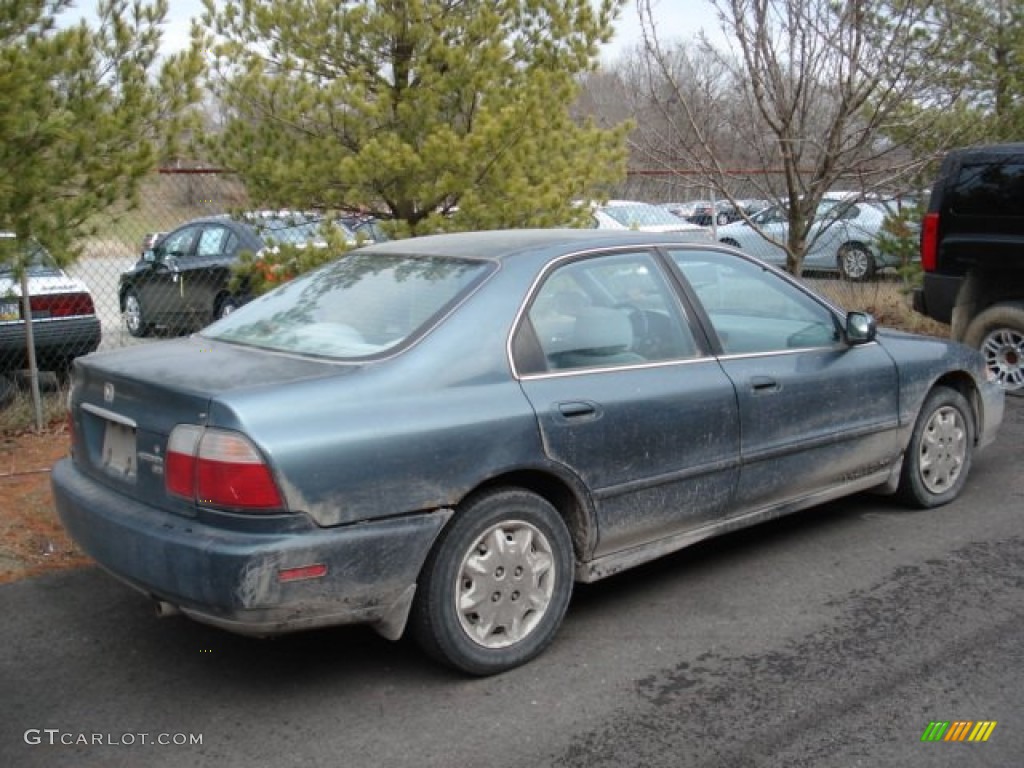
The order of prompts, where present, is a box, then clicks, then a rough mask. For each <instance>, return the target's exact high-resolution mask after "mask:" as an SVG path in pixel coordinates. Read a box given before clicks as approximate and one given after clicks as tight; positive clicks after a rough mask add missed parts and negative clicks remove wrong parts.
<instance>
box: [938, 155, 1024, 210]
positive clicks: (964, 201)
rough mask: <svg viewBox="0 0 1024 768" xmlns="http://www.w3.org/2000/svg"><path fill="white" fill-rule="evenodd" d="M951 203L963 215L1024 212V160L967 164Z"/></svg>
mask: <svg viewBox="0 0 1024 768" xmlns="http://www.w3.org/2000/svg"><path fill="white" fill-rule="evenodd" d="M950 207H951V208H952V210H953V212H954V213H957V214H960V215H963V216H1020V215H1022V212H1024V162H1021V161H1020V160H1007V161H1003V162H990V163H971V164H964V166H963V167H962V168H961V169H960V175H959V176H958V177H957V180H956V182H955V183H954V185H953V189H952V200H951V204H950Z"/></svg>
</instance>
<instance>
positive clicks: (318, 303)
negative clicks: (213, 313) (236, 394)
mask: <svg viewBox="0 0 1024 768" xmlns="http://www.w3.org/2000/svg"><path fill="white" fill-rule="evenodd" d="M490 270H491V265H490V263H488V262H482V261H471V260H467V259H454V258H444V257H421V256H403V255H390V254H389V255H384V254H375V253H367V252H358V253H350V254H348V255H346V256H343V257H342V258H340V259H338V260H337V261H334V262H332V263H330V264H328V265H326V266H325V267H322V268H321V269H318V270H316V271H315V272H311V273H310V274H308V275H303V276H302V277H299V278H297V279H296V280H293V281H292V282H290V283H287V284H285V285H283V286H281V287H280V288H278V289H277V290H275V291H272V292H271V293H268V294H266V295H265V296H262V297H260V298H259V299H257V300H255V301H253V302H251V303H249V304H246V305H245V306H244V307H242V308H241V309H239V310H237V311H236V312H232V313H231V314H230V315H228V316H227V317H225V318H224V319H223V320H220V321H218V322H216V323H214V324H213V325H211V326H209V327H208V328H206V329H205V330H204V331H203V332H202V335H203V336H206V337H208V338H212V339H219V340H221V341H228V342H233V343H236V344H244V345H246V346H252V347H260V348H262V349H272V350H276V351H281V352H294V353H297V354H305V355H313V356H317V357H327V358H332V359H342V360H344V359H357V358H365V357H372V356H374V355H379V354H382V353H385V352H388V351H390V350H392V349H394V348H396V347H398V346H400V345H401V344H402V343H403V342H405V341H406V340H407V339H411V338H412V337H414V336H417V335H419V334H420V333H423V332H425V331H426V330H427V329H428V328H429V327H431V326H432V325H433V323H434V322H435V321H436V320H437V319H438V318H439V317H441V316H442V315H443V313H444V311H445V310H446V309H447V308H448V307H450V306H451V305H452V304H453V303H454V302H455V301H456V300H457V299H459V298H460V297H461V296H462V295H464V293H466V292H467V291H468V290H469V289H470V288H471V287H472V286H473V285H475V284H476V283H477V282H479V280H481V279H483V277H484V276H485V275H486V274H487V273H488V272H489V271H490Z"/></svg>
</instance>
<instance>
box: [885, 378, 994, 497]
mask: <svg viewBox="0 0 1024 768" xmlns="http://www.w3.org/2000/svg"><path fill="white" fill-rule="evenodd" d="M974 431H975V427H974V415H973V413H972V411H971V407H970V405H969V404H968V402H967V399H966V398H965V397H964V396H963V395H961V394H960V393H959V392H957V391H956V390H955V389H950V388H949V387H936V388H935V389H933V390H932V391H931V392H930V393H929V395H928V397H926V398H925V401H924V405H923V406H921V412H920V413H919V414H918V416H917V423H916V424H915V425H914V431H913V433H912V434H911V436H910V444H909V445H908V446H907V450H906V453H905V454H904V456H903V469H902V472H901V473H900V485H899V491H898V492H899V495H900V497H901V498H902V499H903V500H904V501H906V502H907V503H908V504H912V505H913V506H916V507H937V506H940V505H942V504H946V503H948V502H950V501H952V500H953V499H955V498H956V497H957V496H958V495H959V494H960V491H961V490H962V489H963V487H964V483H965V482H966V481H967V473H968V472H969V471H970V468H971V457H972V455H973V451H974Z"/></svg>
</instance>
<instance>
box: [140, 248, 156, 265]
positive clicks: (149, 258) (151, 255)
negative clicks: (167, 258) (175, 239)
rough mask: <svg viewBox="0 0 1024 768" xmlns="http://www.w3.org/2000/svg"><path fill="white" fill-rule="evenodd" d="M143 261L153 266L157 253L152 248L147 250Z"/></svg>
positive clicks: (144, 252) (143, 255) (143, 254)
mask: <svg viewBox="0 0 1024 768" xmlns="http://www.w3.org/2000/svg"><path fill="white" fill-rule="evenodd" d="M142 260H143V261H145V262H146V263H147V264H152V263H153V262H154V261H156V251H154V250H153V249H152V248H148V249H146V250H145V251H143V252H142Z"/></svg>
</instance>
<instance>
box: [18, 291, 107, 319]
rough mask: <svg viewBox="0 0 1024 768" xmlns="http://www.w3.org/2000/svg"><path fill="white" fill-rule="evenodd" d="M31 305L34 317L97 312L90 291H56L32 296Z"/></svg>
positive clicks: (30, 298)
mask: <svg viewBox="0 0 1024 768" xmlns="http://www.w3.org/2000/svg"><path fill="white" fill-rule="evenodd" d="M29 306H31V308H32V317H33V318H44V317H76V316H79V315H93V314H95V313H96V308H95V307H94V306H93V303H92V296H90V295H89V294H88V293H54V294H47V295H43V296H30V297H29Z"/></svg>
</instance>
